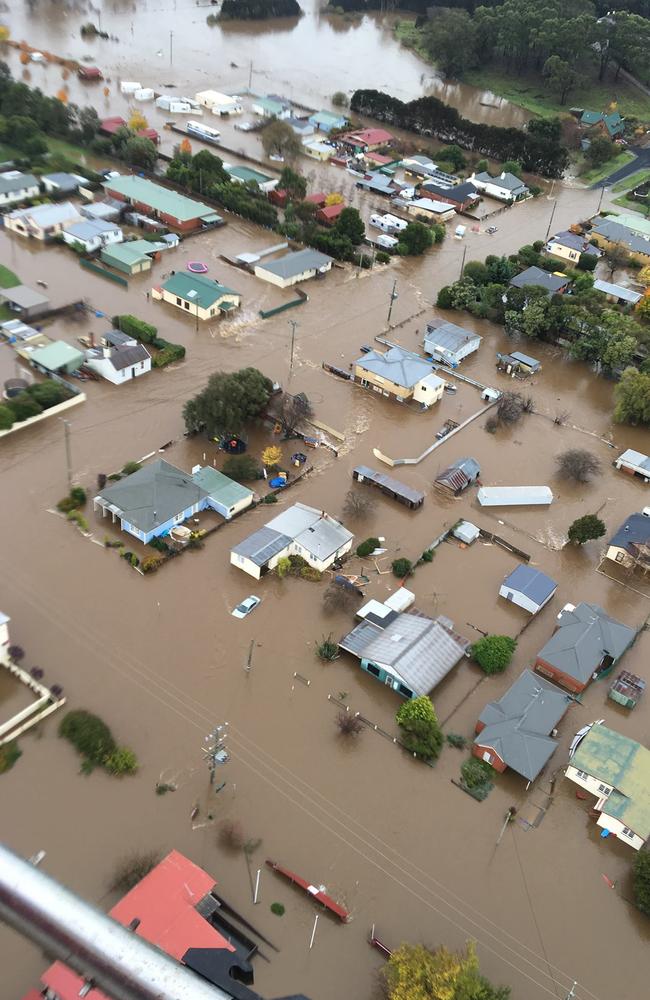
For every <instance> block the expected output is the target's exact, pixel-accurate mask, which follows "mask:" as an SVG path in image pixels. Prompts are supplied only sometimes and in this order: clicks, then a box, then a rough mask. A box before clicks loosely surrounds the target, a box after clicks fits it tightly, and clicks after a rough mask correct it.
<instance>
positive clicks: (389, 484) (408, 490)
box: [354, 465, 424, 503]
mask: <svg viewBox="0 0 650 1000" xmlns="http://www.w3.org/2000/svg"><path fill="white" fill-rule="evenodd" d="M354 472H355V473H356V474H357V475H358V476H363V478H364V479H369V480H370V482H372V483H376V484H377V485H378V486H384V487H385V488H386V489H388V490H390V491H391V492H392V493H396V494H397V495H398V496H400V497H404V498H405V499H406V500H410V501H411V502H412V503H422V501H423V500H424V493H421V492H420V490H414V489H413V487H412V486H407V485H406V483H401V482H400V481H399V479H393V477H392V476H387V475H386V474H385V473H384V472H376V471H375V470H374V469H371V468H370V467H369V466H367V465H357V466H356V467H355V469H354Z"/></svg>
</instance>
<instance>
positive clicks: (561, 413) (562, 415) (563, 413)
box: [553, 410, 571, 427]
mask: <svg viewBox="0 0 650 1000" xmlns="http://www.w3.org/2000/svg"><path fill="white" fill-rule="evenodd" d="M570 416H571V413H570V412H569V410H558V411H557V413H556V414H555V416H554V417H553V423H554V424H559V425H560V426H561V427H563V426H564V425H565V424H566V422H567V420H568V419H569V417H570Z"/></svg>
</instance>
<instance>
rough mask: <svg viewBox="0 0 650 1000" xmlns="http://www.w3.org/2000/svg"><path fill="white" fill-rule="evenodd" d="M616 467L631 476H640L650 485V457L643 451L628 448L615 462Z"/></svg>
mask: <svg viewBox="0 0 650 1000" xmlns="http://www.w3.org/2000/svg"><path fill="white" fill-rule="evenodd" d="M614 465H615V466H616V468H617V469H619V470H620V471H622V472H627V473H628V474H629V475H630V476H635V475H636V476H640V477H641V479H643V481H644V482H645V483H650V457H648V455H644V454H643V452H641V451H634V449H633V448H628V449H627V451H624V452H623V454H622V455H619V456H618V458H617V459H616V460H615V462H614Z"/></svg>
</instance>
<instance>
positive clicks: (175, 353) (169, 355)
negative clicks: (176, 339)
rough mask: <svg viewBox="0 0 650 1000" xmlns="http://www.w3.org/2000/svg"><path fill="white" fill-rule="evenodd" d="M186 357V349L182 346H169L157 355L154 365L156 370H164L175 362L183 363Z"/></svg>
mask: <svg viewBox="0 0 650 1000" xmlns="http://www.w3.org/2000/svg"><path fill="white" fill-rule="evenodd" d="M184 357H185V348H184V347H183V345H182V344H167V346H166V347H163V349H162V350H161V351H159V352H158V354H156V356H155V357H154V359H153V361H152V364H153V367H154V368H164V367H165V366H166V365H170V364H171V363H172V362H173V361H182V360H183V358H184Z"/></svg>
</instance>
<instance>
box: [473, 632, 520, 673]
mask: <svg viewBox="0 0 650 1000" xmlns="http://www.w3.org/2000/svg"><path fill="white" fill-rule="evenodd" d="M516 647H517V641H516V639H512V638H511V637H510V636H509V635H486V636H483V638H482V639H479V641H478V642H475V643H474V645H473V646H472V656H473V658H474V659H475V660H476V662H477V663H478V665H479V667H480V668H481V670H482V671H483V672H484V673H486V674H500V673H502V672H503V671H504V670H505V669H506V667H507V666H508V664H509V663H510V661H511V659H512V657H513V654H514V651H515V649H516Z"/></svg>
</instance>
